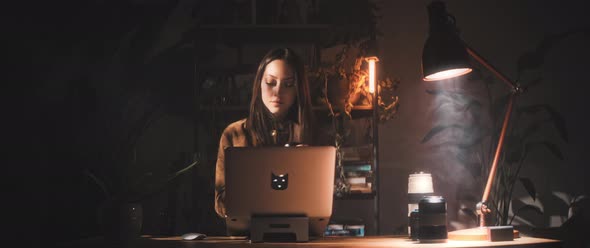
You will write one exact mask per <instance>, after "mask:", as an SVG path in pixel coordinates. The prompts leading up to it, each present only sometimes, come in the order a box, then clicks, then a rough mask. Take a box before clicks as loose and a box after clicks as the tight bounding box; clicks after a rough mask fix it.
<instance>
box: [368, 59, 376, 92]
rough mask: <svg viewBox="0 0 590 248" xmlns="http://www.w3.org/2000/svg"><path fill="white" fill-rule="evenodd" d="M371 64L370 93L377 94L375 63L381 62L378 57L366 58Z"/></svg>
mask: <svg viewBox="0 0 590 248" xmlns="http://www.w3.org/2000/svg"><path fill="white" fill-rule="evenodd" d="M366 60H367V62H369V93H371V94H374V93H375V62H377V61H379V59H378V58H377V57H368V58H366Z"/></svg>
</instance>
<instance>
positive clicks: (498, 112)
mask: <svg viewBox="0 0 590 248" xmlns="http://www.w3.org/2000/svg"><path fill="white" fill-rule="evenodd" d="M511 95H512V93H509V94H506V95H503V96H500V97H498V98H497V99H495V100H494V101H493V102H492V106H491V112H492V113H491V115H492V119H493V120H494V121H497V120H499V119H502V118H504V112H505V110H506V104H508V100H509V99H510V96H511Z"/></svg>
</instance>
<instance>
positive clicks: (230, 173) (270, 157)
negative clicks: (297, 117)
mask: <svg viewBox="0 0 590 248" xmlns="http://www.w3.org/2000/svg"><path fill="white" fill-rule="evenodd" d="M335 163H336V148H335V147H333V146H304V147H228V148H226V150H225V207H226V214H227V217H226V219H225V220H226V226H227V232H228V235H230V236H244V235H246V236H247V235H248V233H249V228H250V219H251V217H252V216H293V217H307V218H308V219H309V235H310V236H312V237H321V236H323V233H324V231H325V228H326V226H327V224H328V222H329V219H330V217H331V215H332V203H333V192H334V170H335Z"/></svg>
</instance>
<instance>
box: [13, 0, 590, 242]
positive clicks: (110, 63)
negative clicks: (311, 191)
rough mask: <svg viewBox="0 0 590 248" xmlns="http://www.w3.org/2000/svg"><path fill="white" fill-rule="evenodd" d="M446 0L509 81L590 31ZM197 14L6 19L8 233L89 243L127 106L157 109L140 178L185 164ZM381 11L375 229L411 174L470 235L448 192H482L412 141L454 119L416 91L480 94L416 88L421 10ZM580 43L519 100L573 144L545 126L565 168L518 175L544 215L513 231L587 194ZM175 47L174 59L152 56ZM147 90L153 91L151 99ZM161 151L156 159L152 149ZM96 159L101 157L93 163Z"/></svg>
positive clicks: (522, 195)
mask: <svg viewBox="0 0 590 248" xmlns="http://www.w3.org/2000/svg"><path fill="white" fill-rule="evenodd" d="M446 2H447V7H448V10H449V11H450V12H451V13H452V14H454V15H455V17H456V19H457V24H458V25H459V27H460V29H461V32H462V37H463V39H464V40H465V41H467V42H468V43H469V44H470V45H471V46H472V47H473V48H475V49H476V50H477V51H478V52H480V53H481V54H482V55H483V56H484V57H486V58H487V59H488V60H489V62H491V63H492V64H494V65H495V66H496V67H497V68H498V69H499V70H501V71H502V72H504V73H505V74H506V75H507V76H509V77H510V78H515V77H516V71H517V60H518V57H519V56H520V55H521V54H522V53H524V52H526V51H529V50H531V49H534V48H535V47H536V45H537V43H538V42H539V41H541V40H542V39H543V38H544V37H546V36H547V35H551V34H557V33H561V32H564V31H568V30H571V29H575V28H588V26H589V23H590V21H589V20H588V16H589V15H587V11H586V10H585V9H584V8H583V7H582V3H583V1H566V2H560V3H559V4H558V3H557V2H554V1H532V0H531V1H508V0H506V1H446ZM198 3H200V2H195V3H188V2H184V1H178V2H167V1H145V2H141V1H137V2H119V1H112V2H108V1H107V2H92V3H88V4H82V3H78V2H76V1H70V2H67V1H66V2H60V3H53V2H51V3H49V2H47V3H43V4H41V5H36V6H35V7H34V8H33V7H31V6H19V7H15V9H16V10H18V11H15V12H14V15H12V18H13V20H15V25H13V26H12V27H11V29H9V30H10V32H11V33H12V35H10V41H13V42H14V44H15V47H18V50H17V51H22V53H20V56H17V57H18V58H19V59H15V60H14V61H15V63H14V64H16V65H23V66H22V67H21V68H20V69H19V70H18V71H15V72H17V73H18V74H19V75H20V80H19V82H22V83H19V84H18V88H19V89H20V91H19V92H21V93H22V94H17V95H16V97H13V98H8V99H10V101H11V104H9V105H8V107H9V109H12V111H9V112H8V113H11V115H12V116H14V117H15V119H17V120H22V123H19V124H15V125H14V126H13V127H12V129H8V130H19V131H18V132H11V133H12V134H11V135H9V137H10V138H11V140H14V144H17V147H18V148H22V149H19V150H23V151H25V152H24V153H23V154H22V156H17V160H15V161H18V163H16V164H18V166H15V167H14V168H13V169H14V174H17V175H22V180H21V177H18V179H16V178H15V180H14V181H15V185H16V187H15V188H16V189H17V190H16V191H17V194H14V197H10V198H9V201H11V202H12V204H9V205H11V206H13V207H12V209H14V210H19V212H20V211H22V210H25V211H23V212H26V213H27V214H24V215H21V216H24V217H23V218H17V217H14V218H13V220H14V221H13V222H12V223H14V230H15V231H16V232H18V233H21V234H24V233H26V232H28V231H30V230H33V231H37V232H41V233H43V235H42V236H43V237H44V238H46V239H48V240H58V241H59V240H65V239H68V238H69V237H82V236H85V235H91V234H92V233H95V232H97V230H96V229H95V226H94V225H92V224H89V223H90V222H91V221H93V220H91V218H92V217H91V216H92V214H91V213H90V212H88V211H91V210H86V209H91V207H92V206H93V205H95V204H97V201H98V199H99V198H100V196H99V195H100V193H99V192H97V191H98V190H97V189H96V188H94V189H93V188H92V186H91V185H90V184H88V182H86V181H85V179H83V178H84V176H83V170H84V169H85V168H94V169H98V170H100V168H102V167H100V165H101V164H105V161H104V160H101V159H104V156H107V154H109V150H108V148H109V146H111V145H113V144H118V143H117V142H118V140H119V139H117V137H120V136H118V135H120V134H121V133H124V131H125V130H126V129H125V126H124V125H123V124H121V123H120V122H118V121H121V120H123V119H122V118H121V116H125V115H124V109H126V107H129V105H126V104H127V103H128V100H129V99H138V101H139V102H142V103H144V105H141V107H140V108H139V110H138V108H133V109H135V110H138V111H147V110H146V109H150V108H151V106H153V105H158V104H159V103H164V104H163V105H162V109H161V111H162V113H163V114H162V115H161V116H160V118H159V119H158V120H159V122H157V123H156V124H154V125H153V126H151V127H152V129H149V130H150V132H151V133H150V135H148V136H145V137H143V139H142V142H143V143H142V145H141V146H140V149H139V151H140V154H141V153H142V152H143V155H140V156H144V157H142V158H141V161H142V162H145V168H143V169H146V170H148V169H150V168H152V169H153V168H160V169H162V170H165V169H163V168H164V167H166V166H167V161H174V160H177V159H178V157H179V156H181V155H179V154H180V153H181V152H185V153H190V152H192V151H194V148H195V145H194V144H193V143H192V142H193V141H194V140H193V138H192V137H189V136H192V135H194V133H193V131H194V130H193V129H192V126H191V125H192V124H191V123H192V121H193V120H192V119H191V118H193V117H192V116H191V108H187V106H190V105H191V99H190V97H191V95H190V92H193V91H192V90H193V88H192V86H191V83H192V76H193V75H192V64H191V63H192V62H191V55H190V53H191V52H190V49H188V50H183V49H182V48H178V47H174V44H177V42H178V41H179V40H181V39H182V38H183V36H182V35H181V33H182V31H183V30H186V29H187V28H188V27H190V21H191V20H192V19H191V18H193V17H192V16H191V15H193V14H195V13H192V12H187V11H186V10H187V9H191V8H192V7H194V6H198ZM378 3H379V6H380V11H379V12H380V15H381V16H382V17H381V19H380V20H379V22H378V24H377V27H378V29H379V30H380V31H381V32H382V34H383V35H382V36H380V37H379V38H378V43H379V48H380V65H379V68H380V70H383V71H384V72H387V73H388V74H391V75H395V76H398V77H399V78H400V79H401V81H402V84H401V85H400V88H399V96H400V99H401V107H400V111H399V113H398V114H397V115H396V116H395V118H394V119H392V120H389V121H388V122H386V123H384V124H382V125H381V126H380V154H381V156H380V161H381V162H380V164H381V169H380V171H381V173H380V178H381V182H382V184H381V189H380V192H379V193H380V196H381V199H382V201H381V206H380V209H381V230H382V232H383V233H384V234H390V233H394V232H395V230H398V229H399V227H400V226H403V225H405V224H406V223H407V222H406V221H407V219H406V214H407V209H406V208H407V205H406V201H407V198H406V193H405V192H407V178H408V174H410V173H412V172H415V171H419V170H426V171H430V172H431V173H433V176H434V187H435V191H436V192H437V193H439V194H441V195H443V196H445V197H446V198H447V199H448V201H449V205H448V209H449V220H450V226H451V227H452V228H461V227H465V226H469V225H472V224H473V223H470V222H469V220H468V219H465V218H464V217H462V216H460V215H459V213H458V209H459V207H460V206H462V205H461V204H467V205H468V204H471V203H472V202H471V201H463V199H459V197H458V195H459V194H458V193H457V192H460V191H464V190H467V191H470V192H472V193H473V194H474V195H478V194H479V192H480V191H481V189H480V188H478V187H479V186H478V184H477V183H475V182H473V181H470V182H467V183H466V182H464V178H465V177H464V176H465V175H464V174H462V172H461V168H460V167H459V166H458V164H457V162H456V161H455V160H454V156H450V155H449V154H451V153H452V151H449V150H448V149H445V147H444V146H441V145H440V144H441V143H444V142H445V139H447V140H448V139H456V138H457V137H456V136H453V134H452V133H449V134H446V136H441V137H439V138H438V140H437V141H436V142H434V143H426V144H423V143H420V141H421V140H422V138H423V137H424V135H425V134H426V133H427V132H428V130H429V129H430V128H432V126H433V125H434V124H435V123H438V122H440V121H456V120H458V119H456V118H460V117H457V116H453V115H451V116H449V115H444V114H441V113H440V112H435V111H434V108H435V107H436V106H437V104H438V103H440V102H438V99H435V98H434V97H433V96H432V95H429V94H427V93H426V92H425V90H427V89H436V88H437V87H446V88H447V89H448V88H452V89H453V88H454V89H457V88H462V87H465V88H467V89H469V90H470V91H471V92H473V94H474V95H476V96H477V95H478V94H483V93H482V91H481V89H480V88H478V87H477V86H473V85H467V81H466V80H465V79H457V80H455V81H453V82H450V83H449V82H447V83H445V84H443V85H442V86H441V85H436V86H435V85H433V84H427V83H425V82H423V81H421V79H420V56H421V50H422V46H423V42H424V41H425V39H426V34H427V29H428V26H427V23H428V19H427V18H428V17H427V12H426V6H427V5H428V4H429V3H430V1H381V2H378ZM335 8H337V6H335ZM21 13H22V14H21ZM21 39H22V40H24V41H22V42H21V41H20V40H21ZM588 39H589V37H588V34H587V33H586V34H585V35H576V36H572V37H569V38H567V39H563V40H562V41H561V42H559V44H557V45H555V46H554V47H553V48H552V49H551V50H550V51H549V52H547V53H546V56H545V61H544V63H543V65H542V66H541V67H540V68H539V69H538V70H535V71H533V72H531V74H529V75H531V77H532V76H539V77H542V78H543V82H542V84H540V85H539V86H538V87H537V88H536V89H534V90H531V91H530V92H528V93H527V94H526V95H525V96H522V98H521V99H519V101H522V102H523V103H527V102H528V103H535V102H543V103H547V104H550V105H551V106H553V107H554V108H555V109H557V110H558V111H559V112H560V113H562V114H563V115H564V117H565V119H566V123H567V131H568V134H569V141H568V142H567V143H566V142H563V141H560V140H559V139H558V137H557V136H555V134H554V133H553V132H554V131H552V129H550V128H549V127H546V128H547V129H546V131H544V135H546V136H547V137H550V138H551V139H553V140H555V141H556V142H557V143H559V145H560V147H561V148H562V151H563V153H564V157H565V158H566V159H565V160H563V161H561V160H557V159H555V158H554V157H551V156H549V154H548V153H547V152H546V151H542V150H541V151H538V152H536V153H534V154H533V156H531V159H530V160H529V161H528V162H527V165H526V166H525V167H524V169H523V171H522V172H521V173H522V175H525V176H527V177H530V178H531V180H532V181H533V182H535V184H536V187H537V194H538V198H537V201H535V202H531V199H527V197H526V192H524V190H523V189H519V191H518V192H517V194H516V195H517V197H518V198H519V199H521V200H522V201H523V202H528V203H531V204H536V205H538V206H541V207H542V208H543V209H544V210H545V211H544V215H542V216H537V215H534V214H529V215H524V216H523V218H519V219H517V221H518V222H519V223H522V224H526V225H533V226H538V227H553V226H559V225H561V223H563V221H564V220H565V219H567V218H566V217H567V216H568V207H567V205H565V204H564V203H561V201H562V200H560V198H559V197H558V196H556V194H555V192H563V194H562V195H568V196H575V195H581V194H585V195H588V194H590V184H589V183H588V181H587V180H584V178H585V177H586V176H587V175H590V174H589V173H588V166H589V165H588V162H587V161H586V159H585V156H584V155H585V148H586V147H588V146H589V145H590V144H589V141H588V140H589V138H590V132H589V131H588V126H590V123H589V121H588V118H586V117H585V116H586V115H587V113H588V111H587V109H586V106H587V104H585V101H584V100H586V99H585V98H586V97H585V95H586V94H587V92H588V90H589V87H590V86H589V85H590V82H588V78H587V77H586V76H585V75H584V74H583V73H584V71H585V70H586V68H587V67H588V62H587V61H586V58H588V57H589V56H588V55H590V54H589V53H590V50H589V49H588V48H587V45H586V43H588ZM16 45H18V46H16ZM171 47H173V49H176V50H175V51H177V52H176V53H163V52H162V51H167V49H172V48H171ZM158 54H167V56H158ZM23 57H26V58H28V59H23ZM171 61H173V62H171ZM494 87H495V88H494V93H497V94H501V93H502V92H503V91H504V90H505V89H504V88H503V87H502V86H501V85H500V84H496V85H495V86H494ZM145 90H149V92H151V93H149V94H148V95H149V97H146V95H145V94H144V93H145ZM158 106H159V105H158ZM459 121H460V119H459ZM118 125H123V126H118ZM170 129H174V130H175V132H173V133H171V132H170ZM183 131H186V136H183V134H182V133H183ZM153 132H155V133H153ZM175 137H176V138H175ZM177 141H178V142H177ZM111 142H112V143H111ZM437 142H438V143H437ZM161 146H164V147H166V148H165V149H166V151H162V150H160V147H161ZM100 149H102V150H101V151H102V152H100V153H95V151H97V150H100ZM15 155H16V154H15ZM152 156H153V157H152ZM96 161H101V162H100V163H98V162H96ZM107 164H108V163H107ZM106 166H107V167H108V166H113V167H114V165H106ZM159 166H163V167H159ZM114 168H115V169H116V167H114ZM111 169H113V168H111ZM457 171H459V173H456V172H457ZM25 172H26V173H25ZM105 173H106V172H105ZM207 173H209V172H207ZM466 184H467V185H470V186H469V187H466V186H465V185H466ZM80 185H85V187H86V188H80V187H79V186H80ZM18 192H22V193H18ZM557 195H560V194H557ZM207 200H208V199H207ZM25 203H26V204H25ZM81 209H85V210H81ZM89 216H90V217H89ZM564 218H565V219H564ZM151 223H155V220H154V221H153V222H151ZM191 225H193V226H195V225H196V226H203V223H196V224H195V223H192V224H190V223H188V224H187V223H185V228H188V227H190V226H191ZM153 228H154V229H155V228H157V227H153Z"/></svg>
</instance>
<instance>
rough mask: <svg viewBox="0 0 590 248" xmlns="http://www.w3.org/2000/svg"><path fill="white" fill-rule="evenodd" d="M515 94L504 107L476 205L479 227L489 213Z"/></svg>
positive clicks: (482, 224)
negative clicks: (504, 111)
mask: <svg viewBox="0 0 590 248" xmlns="http://www.w3.org/2000/svg"><path fill="white" fill-rule="evenodd" d="M515 97H516V94H515V93H513V94H511V95H510V98H509V99H508V106H507V107H506V113H505V114H504V121H503V122H502V129H501V130H500V137H499V138H498V144H497V146H496V152H495V153H494V160H493V161H492V167H491V168H490V173H489V175H488V180H487V183H486V188H485V189H484V191H483V196H482V198H481V202H480V203H478V204H477V213H478V215H479V226H480V227H484V226H485V225H486V224H485V215H486V214H489V213H490V209H489V208H488V207H487V205H486V204H487V201H488V197H489V196H490V192H491V191H492V185H493V184H494V179H495V178H496V171H497V170H498V162H499V161H500V154H501V153H502V148H503V146H504V138H505V137H506V130H507V129H508V122H509V121H510V116H511V115H512V107H513V103H514V98H515Z"/></svg>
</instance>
